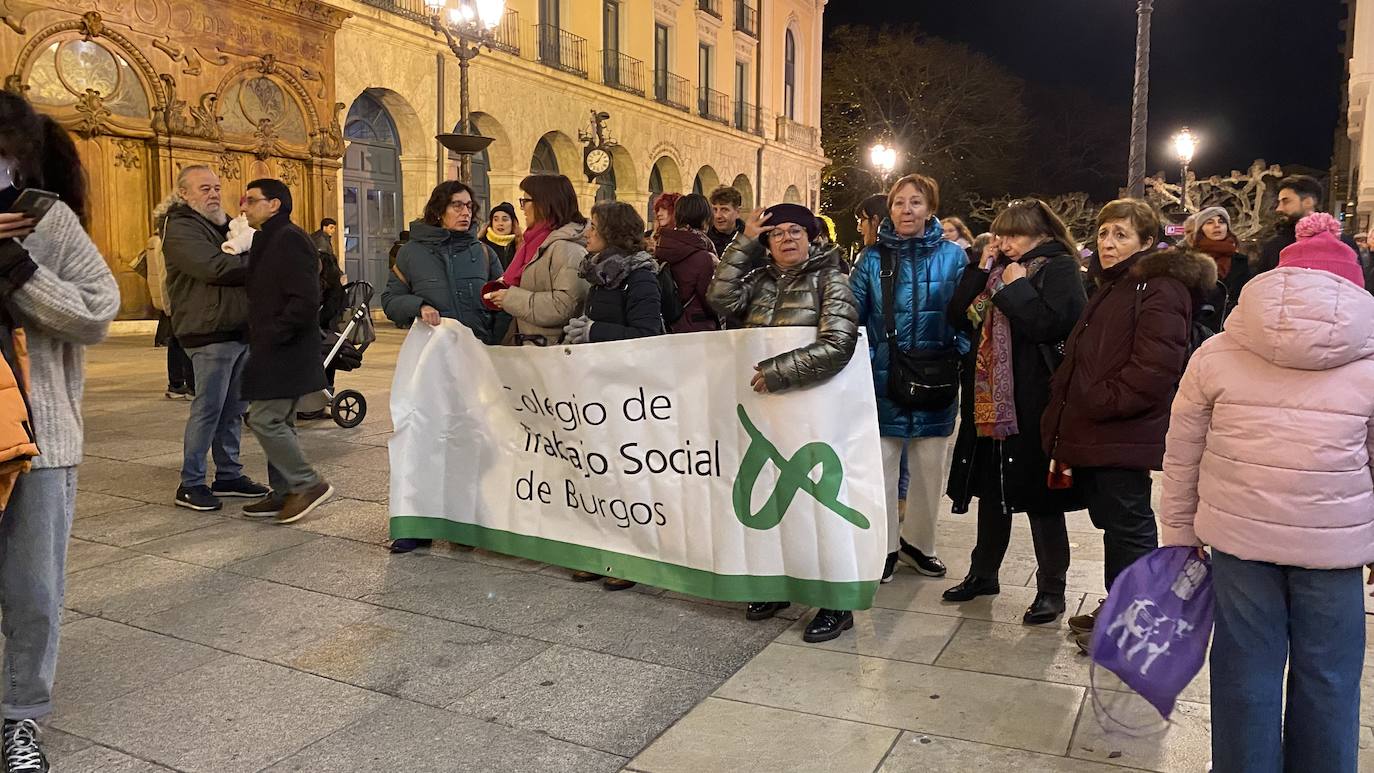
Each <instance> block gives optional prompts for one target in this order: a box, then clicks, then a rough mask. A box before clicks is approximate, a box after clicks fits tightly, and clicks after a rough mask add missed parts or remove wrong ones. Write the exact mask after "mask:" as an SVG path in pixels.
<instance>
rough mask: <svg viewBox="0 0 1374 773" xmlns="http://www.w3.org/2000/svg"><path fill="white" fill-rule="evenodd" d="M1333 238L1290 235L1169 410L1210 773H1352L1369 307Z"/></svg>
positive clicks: (1166, 526) (1370, 486)
mask: <svg viewBox="0 0 1374 773" xmlns="http://www.w3.org/2000/svg"><path fill="white" fill-rule="evenodd" d="M1339 232H1340V228H1339V225H1337V224H1336V221H1335V219H1334V218H1332V217H1331V216H1330V215H1326V214H1320V213H1318V214H1313V215H1309V216H1307V217H1305V218H1303V219H1302V221H1300V222H1299V223H1298V228H1297V233H1298V241H1297V242H1296V243H1295V244H1293V245H1292V246H1290V247H1288V248H1286V249H1284V251H1283V252H1282V253H1281V257H1280V261H1279V266H1278V268H1276V269H1274V270H1273V271H1269V272H1267V273H1264V274H1261V275H1259V276H1258V277H1256V278H1254V279H1253V280H1251V281H1250V283H1249V284H1247V285H1246V286H1245V289H1244V291H1243V292H1242V293H1241V296H1240V303H1239V305H1238V306H1237V307H1236V309H1235V311H1234V312H1233V313H1232V315H1231V316H1230V317H1229V318H1227V320H1226V330H1225V332H1224V333H1222V334H1220V335H1218V336H1215V337H1214V338H1212V339H1211V340H1209V341H1208V342H1207V343H1206V344H1205V345H1203V346H1202V347H1201V348H1200V349H1198V351H1197V353H1195V354H1194V355H1193V358H1192V361H1191V362H1190V363H1189V364H1188V370H1187V372H1186V373H1185V374H1184V376H1183V382H1182V384H1180V386H1179V390H1178V396H1177V397H1176V398H1175V400H1174V404H1173V414H1172V417H1171V420H1170V426H1169V435H1168V440H1167V450H1166V452H1165V456H1164V487H1163V499H1162V502H1161V508H1160V514H1159V518H1160V522H1161V525H1162V537H1163V542H1164V544H1166V545H1204V544H1205V545H1209V546H1211V548H1212V554H1213V578H1214V587H1215V590H1216V633H1215V638H1214V640H1213V643H1212V660H1211V662H1212V706H1213V707H1214V710H1213V712H1212V755H1213V765H1214V768H1213V769H1214V770H1215V771H1216V772H1217V773H1231V772H1232V771H1244V773H1256V772H1257V771H1258V772H1268V771H1273V772H1274V773H1278V771H1281V770H1285V769H1286V770H1322V771H1341V772H1345V771H1348V772H1349V773H1355V770H1356V758H1357V756H1358V749H1359V729H1360V676H1361V670H1362V668H1363V663H1364V638H1365V627H1364V603H1363V602H1364V597H1363V590H1362V567H1363V566H1364V565H1365V564H1368V563H1370V562H1371V561H1374V472H1372V471H1371V453H1374V297H1371V296H1370V294H1369V293H1368V292H1366V290H1365V289H1364V279H1363V277H1362V275H1361V269H1360V264H1359V260H1358V258H1357V257H1356V256H1355V253H1354V251H1352V250H1351V249H1350V248H1349V247H1347V246H1346V245H1344V244H1342V243H1341V242H1340V240H1339V239H1338V238H1337V234H1339ZM1285 665H1287V667H1288V670H1289V680H1288V707H1287V713H1286V715H1285V712H1284V682H1283V678H1284V667H1285Z"/></svg>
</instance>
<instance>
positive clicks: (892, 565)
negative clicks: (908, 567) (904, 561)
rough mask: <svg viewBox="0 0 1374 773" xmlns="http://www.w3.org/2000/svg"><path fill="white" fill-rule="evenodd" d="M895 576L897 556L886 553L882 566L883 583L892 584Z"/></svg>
mask: <svg viewBox="0 0 1374 773" xmlns="http://www.w3.org/2000/svg"><path fill="white" fill-rule="evenodd" d="M896 574H897V554H896V553H888V554H887V563H885V564H883V582H892V578H893V577H894V576H896Z"/></svg>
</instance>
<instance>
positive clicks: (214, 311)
mask: <svg viewBox="0 0 1374 773" xmlns="http://www.w3.org/2000/svg"><path fill="white" fill-rule="evenodd" d="M154 217H155V219H157V220H161V221H164V223H165V225H164V226H163V229H162V233H163V241H162V253H163V256H164V258H165V260H166V262H167V295H168V297H169V299H170V302H171V305H172V331H173V333H174V334H175V335H176V337H177V340H178V341H180V342H181V345H182V347H183V348H185V350H186V353H187V354H188V355H189V356H190V357H191V364H192V366H193V368H194V370H195V378H196V397H195V400H194V401H193V402H192V403H191V414H190V416H189V417H188V418H187V420H186V435H185V438H184V441H183V444H182V454H183V456H182V464H181V485H180V487H179V488H177V492H176V504H177V505H178V506H180V507H186V508H190V509H192V510H218V509H220V507H221V504H220V500H219V498H220V497H245V498H251V499H260V498H262V497H265V496H267V494H268V491H269V490H268V488H267V487H266V486H263V485H261V484H259V483H256V482H254V481H253V480H252V479H250V478H248V477H247V476H246V475H244V474H243V465H242V464H240V463H239V441H240V437H241V435H242V432H243V414H244V413H245V412H246V411H247V410H248V405H247V403H245V402H244V401H243V398H242V397H241V395H240V381H241V379H242V375H243V366H244V363H245V362H246V361H247V359H248V344H247V342H246V340H247V339H246V334H247V331H248V291H247V290H246V289H245V288H244V284H245V282H246V281H247V278H248V256H247V255H246V254H240V255H231V254H229V253H226V252H225V251H224V250H223V249H221V245H222V244H224V241H225V238H226V237H227V236H228V233H229V227H228V226H229V215H228V213H226V212H225V211H224V208H223V207H222V206H221V204H220V181H219V176H218V175H216V174H215V173H214V172H213V171H211V170H210V168H209V167H207V166H201V165H192V166H187V167H183V168H182V170H181V173H180V174H179V175H177V187H176V191H175V192H174V193H173V194H172V196H171V198H170V199H169V200H168V201H167V202H165V203H164V204H163V205H162V206H160V207H159V208H158V212H157V213H155V214H154ZM206 453H210V454H212V456H213V457H214V460H215V479H214V483H213V484H212V485H210V486H207V485H206V477H207V474H208V468H207V464H206V461H205V455H206Z"/></svg>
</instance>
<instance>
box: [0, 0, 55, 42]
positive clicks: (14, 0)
mask: <svg viewBox="0 0 1374 773" xmlns="http://www.w3.org/2000/svg"><path fill="white" fill-rule="evenodd" d="M47 8H48V6H47V5H46V4H36V3H28V2H24V0H0V22H4V23H5V26H6V27H9V28H10V29H12V30H14V31H15V33H17V34H19V35H27V34H29V31H28V28H26V27H25V26H24V20H25V19H27V18H28V16H29V14H31V13H33V12H34V11H42V10H46V9H47Z"/></svg>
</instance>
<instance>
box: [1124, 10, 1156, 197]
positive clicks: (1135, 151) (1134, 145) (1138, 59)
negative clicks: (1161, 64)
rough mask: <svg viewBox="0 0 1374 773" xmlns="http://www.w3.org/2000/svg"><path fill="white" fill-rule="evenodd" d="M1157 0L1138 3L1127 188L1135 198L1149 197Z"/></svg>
mask: <svg viewBox="0 0 1374 773" xmlns="http://www.w3.org/2000/svg"><path fill="white" fill-rule="evenodd" d="M1153 5H1154V0H1139V2H1138V4H1137V5H1136V11H1135V13H1136V31H1135V88H1134V90H1133V92H1132V97H1131V103H1132V105H1131V160H1130V168H1129V169H1128V170H1127V172H1126V189H1127V191H1128V193H1129V195H1130V196H1131V198H1136V199H1140V198H1144V197H1145V153H1146V150H1147V149H1148V148H1147V146H1146V134H1147V125H1148V124H1149V117H1150V116H1149V114H1150V111H1149V105H1150V14H1151V13H1152V12H1153V10H1154V8H1153Z"/></svg>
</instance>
